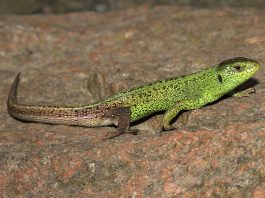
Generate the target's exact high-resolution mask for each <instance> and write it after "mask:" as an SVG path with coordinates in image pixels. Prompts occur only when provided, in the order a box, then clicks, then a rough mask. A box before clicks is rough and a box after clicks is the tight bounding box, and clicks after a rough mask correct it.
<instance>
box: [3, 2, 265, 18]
mask: <svg viewBox="0 0 265 198" xmlns="http://www.w3.org/2000/svg"><path fill="white" fill-rule="evenodd" d="M177 4H178V5H189V6H194V7H202V8H205V7H256V8H260V9H262V8H264V5H265V0H240V1H239V0H135V1H132V0H26V1H25V0H1V1H0V14H1V15H6V14H19V15H21V14H22V15H27V14H42V13H54V14H60V13H67V12H80V11H95V12H108V11H111V10H120V9H127V8H132V7H137V6H139V5H146V6H151V7H152V6H155V5H177Z"/></svg>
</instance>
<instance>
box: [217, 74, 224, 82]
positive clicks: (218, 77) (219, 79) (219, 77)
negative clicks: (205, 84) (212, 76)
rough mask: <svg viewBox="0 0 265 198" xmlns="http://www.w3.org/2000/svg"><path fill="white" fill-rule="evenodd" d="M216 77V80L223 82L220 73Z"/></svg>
mask: <svg viewBox="0 0 265 198" xmlns="http://www.w3.org/2000/svg"><path fill="white" fill-rule="evenodd" d="M217 79H218V81H219V82H220V83H223V78H222V76H221V75H220V74H219V75H218V76H217Z"/></svg>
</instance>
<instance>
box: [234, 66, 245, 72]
mask: <svg viewBox="0 0 265 198" xmlns="http://www.w3.org/2000/svg"><path fill="white" fill-rule="evenodd" d="M234 68H235V69H236V71H237V72H241V71H243V68H242V67H241V66H240V65H235V66H234Z"/></svg>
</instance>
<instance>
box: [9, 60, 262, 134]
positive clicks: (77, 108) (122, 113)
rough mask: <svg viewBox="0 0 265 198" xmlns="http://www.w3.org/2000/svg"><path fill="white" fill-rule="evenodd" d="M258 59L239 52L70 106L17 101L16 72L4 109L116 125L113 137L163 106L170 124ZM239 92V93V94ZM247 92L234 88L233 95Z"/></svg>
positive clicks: (57, 120)
mask: <svg viewBox="0 0 265 198" xmlns="http://www.w3.org/2000/svg"><path fill="white" fill-rule="evenodd" d="M259 67H260V64H259V63H258V62H257V61H255V60H252V59H248V58H244V57H237V58H232V59H228V60H225V61H222V62H221V63H219V64H216V65H213V66H210V67H208V68H205V69H202V70H200V71H197V72H194V73H192V74H187V75H183V76H179V77H173V78H168V79H164V80H159V81H156V82H152V83H149V84H146V85H143V86H139V87H135V88H132V89H129V90H128V91H124V92H120V93H117V94H115V95H113V96H109V97H106V98H104V99H102V100H99V101H97V102H94V103H89V104H84V105H72V106H49V105H33V104H21V103H19V102H18V100H17V88H18V84H19V80H20V73H18V74H17V76H16V78H15V80H14V82H13V84H12V86H11V88H10V92H9V96H8V100H7V110H8V112H9V114H10V115H11V116H12V117H14V118H16V119H18V120H22V121H27V122H40V123H48V124H63V125H75V126H83V127H101V126H109V125H115V126H117V131H116V132H115V134H114V135H113V136H111V137H116V136H118V135H121V134H123V133H133V134H137V132H138V131H137V130H132V129H130V123H131V122H135V121H137V120H139V119H141V118H143V117H146V116H148V115H151V114H153V113H155V112H165V114H164V116H163V119H162V124H161V131H162V130H170V129H172V128H173V127H172V125H171V122H172V120H173V119H174V118H175V117H176V116H177V115H178V114H179V113H180V112H181V111H183V110H192V109H198V108H201V107H203V106H205V105H206V104H208V103H212V102H214V101H216V100H218V99H220V98H221V97H222V96H224V95H231V93H232V92H233V90H234V89H235V88H237V87H238V86H239V85H241V84H242V83H244V82H245V81H247V80H248V79H249V78H251V77H252V76H253V75H254V74H255V73H256V72H257V71H258V70H259ZM241 93H243V94H241ZM242 95H243V96H244V95H248V93H247V94H246V90H245V92H244V91H243V92H238V93H236V94H235V96H242Z"/></svg>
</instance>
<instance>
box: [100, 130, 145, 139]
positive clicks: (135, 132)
mask: <svg viewBox="0 0 265 198" xmlns="http://www.w3.org/2000/svg"><path fill="white" fill-rule="evenodd" d="M126 133H128V134H132V135H139V134H140V132H139V130H138V129H133V130H132V129H127V130H126V131H125V132H118V131H117V132H114V133H113V132H110V133H108V134H107V137H106V138H104V139H103V140H107V139H112V138H115V137H118V136H120V135H122V134H126Z"/></svg>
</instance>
